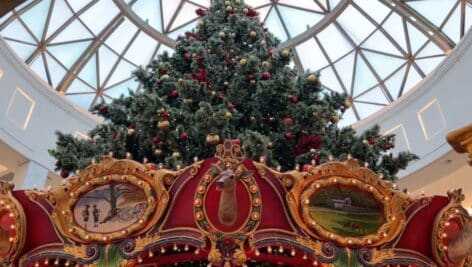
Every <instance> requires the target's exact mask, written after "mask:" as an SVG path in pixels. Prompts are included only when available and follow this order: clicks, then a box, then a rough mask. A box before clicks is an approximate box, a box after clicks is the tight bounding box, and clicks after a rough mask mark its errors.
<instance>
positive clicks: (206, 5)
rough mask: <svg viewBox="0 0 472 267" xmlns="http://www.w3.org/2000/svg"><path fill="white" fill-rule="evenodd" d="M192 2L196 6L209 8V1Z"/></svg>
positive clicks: (195, 0) (194, 0)
mask: <svg viewBox="0 0 472 267" xmlns="http://www.w3.org/2000/svg"><path fill="white" fill-rule="evenodd" d="M192 2H194V3H195V4H197V5H201V6H204V7H209V6H210V0H193V1H192Z"/></svg>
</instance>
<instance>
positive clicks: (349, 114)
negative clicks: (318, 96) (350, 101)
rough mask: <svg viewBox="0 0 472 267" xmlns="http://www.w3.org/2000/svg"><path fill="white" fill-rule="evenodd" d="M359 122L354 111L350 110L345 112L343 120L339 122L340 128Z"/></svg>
mask: <svg viewBox="0 0 472 267" xmlns="http://www.w3.org/2000/svg"><path fill="white" fill-rule="evenodd" d="M355 122H357V118H356V115H355V114H354V109H352V108H350V109H348V110H346V112H344V114H342V116H341V120H340V121H339V122H338V127H340V128H344V127H346V126H349V125H351V124H353V123H355Z"/></svg>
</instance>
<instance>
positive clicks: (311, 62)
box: [296, 38, 328, 71]
mask: <svg viewBox="0 0 472 267" xmlns="http://www.w3.org/2000/svg"><path fill="white" fill-rule="evenodd" d="M296 50H297V53H298V54H299V55H303V56H302V57H300V61H301V62H302V65H303V68H304V69H305V70H307V71H308V70H311V71H317V70H319V69H321V68H323V67H324V66H326V65H328V61H327V60H326V58H325V56H324V55H323V53H322V52H321V49H320V47H319V46H318V44H317V43H316V41H315V40H313V38H310V39H308V40H307V41H306V42H304V43H302V44H300V45H298V46H297V48H296Z"/></svg>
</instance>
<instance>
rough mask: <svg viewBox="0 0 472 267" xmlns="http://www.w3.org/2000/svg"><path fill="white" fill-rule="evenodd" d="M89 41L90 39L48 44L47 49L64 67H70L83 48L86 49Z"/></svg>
mask: <svg viewBox="0 0 472 267" xmlns="http://www.w3.org/2000/svg"><path fill="white" fill-rule="evenodd" d="M90 43H91V42H90V41H85V42H77V43H69V44H61V45H50V46H48V48H47V50H48V51H49V52H50V53H51V54H52V55H53V56H54V57H55V58H57V59H58V60H59V61H60V62H61V63H62V64H63V65H64V66H65V67H66V68H70V67H72V65H73V64H74V63H75V61H76V60H77V59H78V58H79V57H80V56H81V55H82V53H83V52H84V51H85V49H87V47H88V46H89V45H90Z"/></svg>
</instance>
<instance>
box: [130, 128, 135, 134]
mask: <svg viewBox="0 0 472 267" xmlns="http://www.w3.org/2000/svg"><path fill="white" fill-rule="evenodd" d="M135 132H136V130H135V129H132V128H130V129H128V135H133V134H134V133H135Z"/></svg>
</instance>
